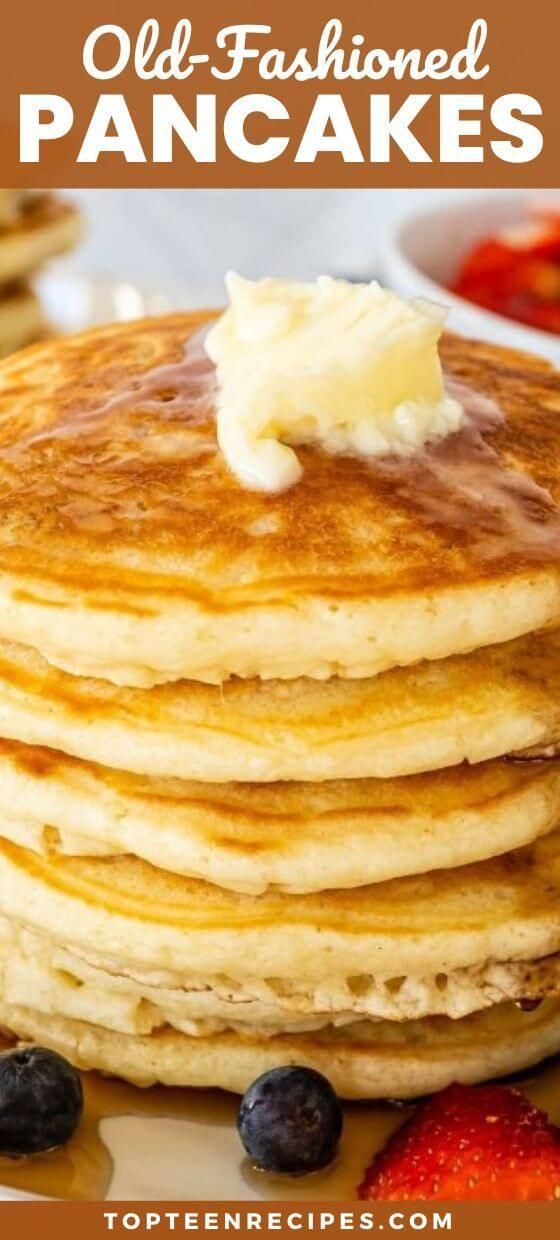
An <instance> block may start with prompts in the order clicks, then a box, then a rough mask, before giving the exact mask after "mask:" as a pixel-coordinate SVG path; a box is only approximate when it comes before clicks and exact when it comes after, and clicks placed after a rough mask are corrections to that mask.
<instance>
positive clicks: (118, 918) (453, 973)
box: [0, 830, 560, 1019]
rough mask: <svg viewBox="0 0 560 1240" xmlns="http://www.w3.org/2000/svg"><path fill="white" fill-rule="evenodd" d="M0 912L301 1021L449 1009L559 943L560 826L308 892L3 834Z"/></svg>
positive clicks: (110, 957)
mask: <svg viewBox="0 0 560 1240" xmlns="http://www.w3.org/2000/svg"><path fill="white" fill-rule="evenodd" d="M0 914H1V915H2V916H4V917H5V918H7V919H8V920H9V921H15V922H16V923H17V924H18V925H21V926H23V927H25V928H27V929H28V930H31V931H35V932H36V933H38V934H39V935H41V936H43V937H44V938H46V939H47V940H48V941H49V942H51V943H52V944H55V945H56V946H57V947H62V948H64V949H66V950H68V951H69V952H71V953H73V954H74V955H77V956H78V955H79V956H80V957H81V958H82V959H83V960H85V961H86V963H89V964H91V965H92V966H94V967H96V968H100V969H101V970H103V971H105V972H107V973H115V974H120V975H122V976H124V977H128V978H130V979H134V980H137V981H140V982H142V983H147V984H148V985H156V986H162V987H166V988H168V989H173V990H179V989H188V988H189V987H191V988H192V986H193V985H195V984H196V985H197V986H199V987H200V986H201V985H202V986H204V987H211V988H213V989H218V990H221V991H222V992H224V987H225V992H227V993H229V992H230V991H231V993H232V994H233V995H234V996H239V997H241V998H243V997H245V998H247V997H248V996H249V997H256V998H259V997H261V998H262V997H264V998H265V999H266V1000H267V1001H270V1000H271V999H272V1002H273V1003H274V1004H276V1005H279V1006H284V1007H285V1008H286V1010H292V1011H296V1012H299V1013H300V1014H302V1013H303V1014H304V1015H307V1016H308V1015H310V1014H311V1015H312V1014H313V1013H314V1012H315V1011H318V1012H324V1011H325V1010H326V1009H328V1010H329V1011H331V1012H333V1013H334V1012H336V1011H339V1012H342V1013H348V1012H350V1011H356V1012H360V1013H365V1012H367V1014H368V1015H376V1014H378V1012H379V1011H380V1010H381V1009H380V1004H388V1003H389V1002H390V1000H394V1010H395V1013H396V1014H397V1015H399V1017H400V1018H401V1019H403V1018H404V1017H405V1016H407V1015H408V1014H409V1010H408V1008H407V1006H406V1005H407V1003H411V1004H413V1005H414V1007H413V1011H414V1013H416V1012H417V1011H418V1008H419V1006H422V1005H423V1007H424V1009H425V1010H428V1008H429V1004H431V1003H437V1005H438V1007H437V1010H438V1011H440V1010H442V1004H445V1003H447V1001H448V1000H447V998H446V996H445V992H446V990H449V1003H450V1004H453V1005H456V1004H457V1003H458V1002H459V1001H460V1000H459V998H458V996H460V991H462V992H463V993H464V994H468V996H470V997H469V999H468V1002H469V1003H471V1004H474V1005H476V1003H478V1002H479V998H480V1005H483V1004H484V987H485V986H486V984H487V982H488V985H491V984H492V978H493V977H495V976H496V975H495V973H494V972H493V970H494V969H495V966H496V965H500V966H501V965H512V964H516V963H520V964H522V965H523V966H524V968H525V966H528V965H530V964H532V963H534V962H535V961H536V962H540V961H542V959H543V958H544V957H549V956H553V955H556V954H557V953H558V952H560V830H557V831H555V832H552V833H551V834H550V835H548V836H545V837H543V839H541V840H538V841H537V842H536V843H535V844H532V845H529V846H528V847H527V848H524V849H520V850H519V851H517V852H515V853H511V854H508V855H507V856H505V857H500V858H495V859H493V860H490V861H485V862H480V863H478V864H475V865H472V866H465V867H461V868H460V869H454V870H440V871H436V872H434V873H432V874H426V875H419V876H417V877H409V878H401V879H395V880H392V881H391V882H388V883H378V884H376V885H375V886H372V887H360V888H355V889H353V890H351V891H343V890H341V891H329V892H326V893H325V892H323V893H313V894H307V895H305V896H296V895H284V894H282V893H278V892H268V893H266V894H265V895H261V896H249V895H243V894H239V893H234V892H230V891H225V890H223V889H221V888H218V887H214V886H210V885H209V884H206V883H203V882H201V881H199V880H195V879H186V878H179V877H178V876H176V875H172V874H168V873H166V872H165V871H163V870H157V869H154V868H153V867H151V866H148V865H147V864H146V863H145V862H142V861H139V860H138V859H136V858H131V857H118V858H113V859H111V860H106V859H103V858H67V857H56V856H55V857H46V858H45V857H40V856H38V855H37V854H36V853H32V852H30V851H28V850H26V849H23V848H20V847H18V846H17V845H14V844H12V843H10V842H8V841H6V840H2V841H0ZM539 967H540V965H539ZM517 972H518V973H520V974H523V970H518V971H517ZM504 976H505V975H504ZM516 976H517V975H516ZM524 977H525V974H523V978H524ZM529 980H530V981H531V979H529ZM262 983H265V986H264V987H263V985H262ZM405 983H407V985H406V986H405ZM514 984H515V986H516V987H517V986H518V982H517V980H516V981H515V983H514ZM531 985H532V981H531ZM547 985H548V982H547ZM516 993H518V989H516ZM533 993H534V992H533ZM380 995H381V997H380ZM395 996H397V997H395ZM383 1010H385V1009H383ZM450 1010H451V1009H450ZM453 1010H457V1008H456V1007H455V1006H454V1007H453Z"/></svg>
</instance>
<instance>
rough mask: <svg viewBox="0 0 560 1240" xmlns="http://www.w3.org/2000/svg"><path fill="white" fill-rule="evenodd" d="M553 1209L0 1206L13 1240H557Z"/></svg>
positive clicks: (495, 1205)
mask: <svg viewBox="0 0 560 1240" xmlns="http://www.w3.org/2000/svg"><path fill="white" fill-rule="evenodd" d="M559 1217H560V1207H559V1206H558V1205H555V1204H554V1203H551V1204H550V1205H547V1204H544V1203H540V1202H539V1203H530V1202H525V1203H522V1202H519V1203H513V1202H512V1203H502V1202H488V1203H482V1202H477V1203H464V1204H452V1205H446V1204H445V1203H443V1202H437V1203H435V1204H431V1203H425V1202H419V1203H418V1204H417V1205H414V1204H412V1205H410V1204H407V1205H401V1204H399V1203H396V1202H395V1203H390V1204H387V1203H385V1202H383V1203H377V1202H371V1203H370V1205H368V1206H363V1207H362V1206H352V1205H348V1206H346V1205H341V1204H340V1203H334V1204H332V1205H331V1204H329V1203H328V1202H325V1203H322V1204H321V1206H315V1207H312V1206H310V1205H309V1203H308V1202H302V1203H301V1204H298V1203H297V1202H292V1203H291V1204H290V1205H289V1206H287V1205H286V1204H285V1203H282V1204H279V1203H275V1202H269V1203H268V1204H267V1205H257V1204H255V1205H253V1204H251V1205H240V1204H239V1202H220V1203H219V1204H217V1203H216V1202H210V1201H208V1202H193V1203H185V1202H177V1201H166V1202H156V1203H153V1204H149V1205H141V1206H139V1205H138V1203H137V1202H136V1203H135V1202H114V1203H111V1202H105V1203H103V1204H97V1203H96V1204H93V1203H70V1202H68V1203H54V1202H46V1203H40V1204H39V1203H34V1202H33V1203H27V1202H26V1203H20V1202H17V1203H12V1202H3V1203H1V1204H0V1223H1V1224H2V1226H3V1234H4V1235H5V1236H9V1237H10V1238H11V1237H13V1238H14V1240H38V1237H40V1238H41V1240H76V1237H79V1240H99V1238H100V1237H110V1236H115V1237H119V1240H122V1238H123V1237H125V1236H131V1235H132V1236H152V1237H153V1236H158V1237H159V1236H164V1235H168V1234H169V1235H171V1234H173V1235H175V1234H177V1233H180V1234H181V1235H187V1234H192V1233H193V1232H198V1233H199V1234H200V1233H204V1234H208V1235H212V1234H213V1235H220V1236H224V1235H228V1236H229V1235H233V1236H241V1237H246V1236H249V1235H254V1234H255V1233H257V1234H260V1235H262V1234H266V1235H269V1234H270V1235H280V1236H282V1237H286V1236H311V1235H316V1234H317V1235H320V1236H324V1237H332V1240H340V1237H342V1236H345V1237H346V1236H348V1235H351V1234H355V1235H356V1234H357V1235H361V1236H367V1235H373V1234H374V1233H377V1232H380V1231H383V1232H384V1233H385V1232H386V1233H389V1234H391V1235H395V1236H407V1237H411V1236H416V1235H424V1236H427V1235H434V1234H435V1235H437V1236H438V1237H439V1236H447V1235H451V1236H452V1237H453V1238H454V1240H495V1237H496V1235H503V1236H505V1237H507V1240H527V1236H535V1237H538V1240H557V1237H558V1221H559Z"/></svg>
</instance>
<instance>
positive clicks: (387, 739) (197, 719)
mask: <svg viewBox="0 0 560 1240" xmlns="http://www.w3.org/2000/svg"><path fill="white" fill-rule="evenodd" d="M0 610H1V609H0ZM0 735H1V736H4V737H7V738H8V739H10V740H19V741H23V742H24V743H26V744H28V745H46V746H48V747H49V748H52V749H60V750H63V751H64V752H65V753H71V754H73V755H74V756H76V757H80V758H86V759H87V760H88V761H92V762H98V763H101V764H102V765H106V766H110V767H115V768H117V769H118V770H123V771H132V772H136V773H137V774H141V775H153V776H166V777H167V776H171V777H176V778H181V779H195V780H202V781H209V782H213V781H218V782H227V781H233V782H237V781H242V782H251V783H253V782H263V781H269V780H300V781H301V780H323V779H357V778H362V777H369V776H373V777H375V778H390V777H391V778H392V777H393V776H397V775H409V774H415V773H417V772H419V771H430V770H435V769H438V768H441V767H446V766H453V765H456V764H457V763H459V762H462V761H463V760H465V759H466V760H467V761H469V762H482V761H485V760H486V759H488V758H494V757H499V756H501V755H503V754H505V753H509V752H512V751H516V750H523V749H528V748H529V747H535V746H544V747H546V746H547V745H549V744H552V743H553V742H555V741H557V740H558V738H559V736H560V634H559V633H558V632H554V633H543V634H534V635H531V636H529V637H524V638H519V639H518V640H517V641H515V642H509V643H505V644H503V645H500V646H492V647H487V648H486V649H484V650H480V651H477V652H475V653H474V654H472V655H457V656H456V657H454V658H451V659H445V660H442V661H441V662H439V663H430V662H426V663H422V664H419V665H418V666H417V667H413V668H395V669H393V670H392V671H390V672H384V673H383V674H382V675H380V676H374V677H373V678H371V679H370V680H343V679H334V680H331V681H326V682H325V681H315V680H296V681H289V682H287V681H265V682H262V681H258V680H255V681H244V680H232V681H229V682H227V683H226V684H225V685H223V686H221V687H220V686H214V685H204V684H197V683H196V682H194V681H180V682H178V683H173V684H168V685H159V686H156V687H155V688H153V689H150V690H146V689H124V688H118V687H116V686H114V685H111V684H110V683H109V682H108V681H103V680H87V679H85V678H81V677H77V676H71V675H69V674H68V673H65V672H61V671H59V670H58V669H57V668H54V667H53V666H52V665H51V664H49V663H47V662H46V661H45V660H44V659H42V658H41V656H40V655H38V654H36V653H35V652H34V651H32V650H30V649H27V648H26V647H23V646H17V645H14V644H11V643H8V642H0Z"/></svg>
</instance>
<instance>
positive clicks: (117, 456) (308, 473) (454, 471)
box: [0, 207, 560, 686]
mask: <svg viewBox="0 0 560 1240" xmlns="http://www.w3.org/2000/svg"><path fill="white" fill-rule="evenodd" d="M41 209H42V208H41ZM37 210H39V207H38V208H37ZM6 235H7V234H5V236H4V242H3V244H4V243H6V244H7V242H6ZM14 265H15V266H18V264H17V263H16V264H14V263H13V262H12V267H14ZM19 266H21V263H20V264H19ZM1 274H2V271H1V263H0V276H1ZM212 317H213V316H212V315H211V314H207V315H198V316H193V315H186V314H180V315H172V316H169V317H167V318H163V319H158V320H147V321H144V322H140V323H132V324H118V325H113V326H110V327H107V328H98V329H95V330H94V331H92V332H89V333H86V334H84V335H82V336H77V337H74V338H71V339H66V340H57V341H55V342H52V343H49V344H46V345H43V346H40V347H38V348H36V349H35V351H34V352H32V353H29V354H27V356H26V357H25V358H24V359H13V360H11V361H9V362H7V363H5V364H4V365H3V366H2V368H1V370H0V483H1V485H0V495H1V500H0V570H1V584H0V601H1V607H0V634H1V635H2V636H4V637H6V638H11V637H12V636H13V635H14V634H16V633H17V635H18V638H19V639H20V640H21V641H23V642H25V643H26V644H28V645H30V646H33V647H35V648H36V649H38V650H40V651H41V652H42V653H43V654H44V655H45V656H46V657H47V658H48V659H49V660H51V661H53V662H55V663H57V664H58V665H60V666H62V667H65V668H67V669H69V670H71V671H73V672H75V673H79V674H81V675H97V676H100V677H102V678H107V679H110V680H113V681H115V682H117V683H124V684H128V685H145V686H149V685H152V684H154V683H155V682H157V681H166V680H174V679H180V678H187V677H188V678H192V679H196V680H207V681H214V682H216V681H222V680H224V679H226V678H227V677H228V676H230V675H238V676H243V677H251V676H261V677H271V678H296V677H299V676H313V677H326V676H331V675H336V674H339V675H351V676H359V677H365V676H372V675H375V674H377V673H379V672H381V671H383V670H384V669H387V668H390V667H392V666H395V665H399V664H409V663H412V662H415V661H417V660H420V659H423V658H430V659H442V658H444V657H446V656H448V655H452V654H456V653H460V652H464V651H468V650H471V649H474V648H476V647H478V646H481V645H489V644H491V643H497V642H501V641H507V640H509V639H512V638H514V637H516V636H520V635H522V634H524V633H527V632H529V631H531V630H534V629H536V628H538V627H541V626H543V625H545V624H548V623H551V622H553V621H557V620H559V619H560V557H559V546H560V542H559V530H560V516H559V513H558V508H557V506H556V501H557V499H558V497H559V496H560V479H559V477H558V467H557V461H558V459H559V453H558V438H559V430H558V420H557V419H556V418H555V417H554V416H553V414H554V412H555V411H557V410H558V408H559V406H560V396H559V387H558V378H557V375H556V373H555V372H554V371H553V370H552V369H551V368H550V367H548V366H547V365H546V364H545V363H544V362H539V361H538V360H534V359H530V358H526V357H524V356H522V355H520V354H515V353H512V352H508V351H505V350H500V349H495V348H490V347H489V346H484V345H479V344H475V343H473V342H472V341H460V340H454V339H448V340H447V341H446V342H445V343H444V345H443V362H444V366H445V369H446V372H447V374H448V376H449V379H450V382H455V383H456V382H457V381H458V382H459V383H460V384H462V385H463V387H464V386H465V385H466V386H467V387H468V389H469V391H471V392H474V393H475V396H476V398H477V399H480V398H483V399H484V398H486V399H490V400H491V401H492V402H494V404H493V406H492V407H493V408H494V406H495V408H496V410H497V418H496V419H495V421H494V422H493V423H492V425H490V426H489V429H488V430H487V431H486V432H485V433H484V436H483V440H481V441H480V443H479V442H478V440H477V441H476V443H475V444H474V446H473V443H471V442H470V440H469V441H468V442H467V441H463V440H460V436H459V435H458V436H450V437H448V439H447V440H445V441H444V445H446V446H444V447H441V448H438V449H433V450H430V452H427V453H425V454H424V455H423V456H422V459H421V460H418V461H417V462H416V464H415V466H414V467H413V473H412V474H410V472H405V473H404V474H402V475H401V474H398V475H395V472H394V469H393V468H392V467H389V466H387V465H384V466H376V467H375V468H374V466H373V464H371V465H370V464H369V463H365V462H364V461H358V460H352V459H348V458H341V457H336V456H332V455H328V454H326V453H324V452H321V451H319V450H315V449H313V448H304V449H302V451H301V460H302V464H303V467H304V476H303V479H302V481H301V482H300V483H298V485H297V486H295V487H293V488H292V489H290V490H288V491H286V492H283V493H282V494H279V495H276V496H262V495H257V494H255V493H254V492H252V491H250V490H247V489H245V488H243V487H241V486H240V485H239V484H238V483H237V482H236V480H235V479H234V478H233V476H232V475H231V474H230V473H229V472H228V470H227V468H226V466H225V463H224V461H223V459H222V458H221V456H220V454H219V452H218V450H217V445H216V437H215V415H214V400H215V391H214V379H213V372H212V368H211V366H210V363H209V361H208V359H207V358H206V356H205V354H204V350H203V335H204V330H205V328H207V326H208V324H209V323H210V322H211V321H212ZM462 390H463V389H462ZM452 440H453V443H452V442H451V441H452ZM455 441H456V442H455ZM480 444H482V448H481V446H480ZM484 445H486V446H484ZM448 458H449V459H448ZM454 462H455V463H454ZM404 468H405V466H403V469H404ZM406 470H410V463H408V464H407V465H406ZM481 470H482V471H483V475H484V476H483V478H482V479H481V476H479V475H480V471H481ZM414 471H416V472H414ZM422 479H424V482H422ZM486 484H490V494H489V495H487V490H488V487H487V485H486ZM539 488H540V489H539Z"/></svg>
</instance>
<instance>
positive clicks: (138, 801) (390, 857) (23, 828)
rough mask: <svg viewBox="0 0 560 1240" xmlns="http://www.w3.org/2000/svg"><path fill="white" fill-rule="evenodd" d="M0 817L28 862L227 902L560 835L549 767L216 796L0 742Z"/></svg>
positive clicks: (253, 787)
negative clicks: (175, 887) (177, 881)
mask: <svg viewBox="0 0 560 1240" xmlns="http://www.w3.org/2000/svg"><path fill="white" fill-rule="evenodd" d="M0 804H1V805H2V806H3V807H4V808H3V813H2V816H1V818H0V835H2V836H5V837H6V838H8V839H10V840H12V841H14V842H15V843H18V844H23V845H24V846H26V847H29V848H33V849H35V850H36V851H38V852H45V853H52V852H60V853H63V854H67V855H74V854H75V855H96V854H97V855H107V856H111V855H113V856H115V855H118V854H121V853H129V854H133V855H136V856H139V857H141V858H143V859H144V860H145V861H148V862H151V863H152V864H153V865H155V866H158V867H160V868H162V869H164V870H169V871H171V872H173V873H177V874H184V875H187V876H193V877H198V878H203V879H205V880H207V881H208V882H210V883H215V884H216V885H218V886H223V887H229V888H232V889H233V890H238V891H247V892H254V893H259V892H262V891H265V890H266V889H267V888H268V887H270V886H272V887H279V888H281V889H283V890H286V891H293V892H306V891H320V890H322V889H324V888H331V887H338V888H341V887H354V886H356V887H359V886H363V885H364V884H366V883H376V882H380V881H382V880H384V879H390V878H394V877H398V876H401V875H403V874H407V873H424V872H426V871H428V870H435V869H443V868H447V867H452V866H459V865H465V864H467V863H469V862H472V861H478V860H481V859H483V858H486V857H491V856H494V855H497V854H501V853H504V852H507V851H508V850H510V849H513V848H519V847H521V846H522V845H524V844H528V843H531V842H532V841H533V840H534V839H536V838H537V837H538V836H539V835H543V834H546V832H548V831H550V830H551V829H552V828H553V827H554V826H556V825H557V823H558V822H560V760H554V759H549V760H547V761H542V762H539V761H531V762H515V761H494V762H488V763H481V764H480V765H478V766H474V767H469V766H466V765H462V766H459V767H451V768H448V769H447V770H445V771H441V772H434V773H433V774H425V775H417V776H409V777H407V778H403V779H392V780H376V779H369V780H341V781H337V780H328V781H326V782H324V783H320V784H305V783H291V784H286V783H284V784H267V785H264V786H263V785H260V784H247V783H237V784H234V783H230V784H223V785H220V786H219V787H216V786H215V785H209V784H203V783H193V782H190V783H189V782H187V781H184V782H183V781H181V780H178V779H149V778H144V777H142V776H137V775H130V774H127V773H126V772H123V771H116V770H110V769H109V768H108V767H102V766H99V765H96V764H94V763H89V762H85V761H81V760H80V759H76V758H70V757H68V756H67V755H65V754H63V753H60V752H57V751H55V750H50V749H45V748H40V747H34V746H27V745H22V744H19V743H18V742H10V741H0Z"/></svg>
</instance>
